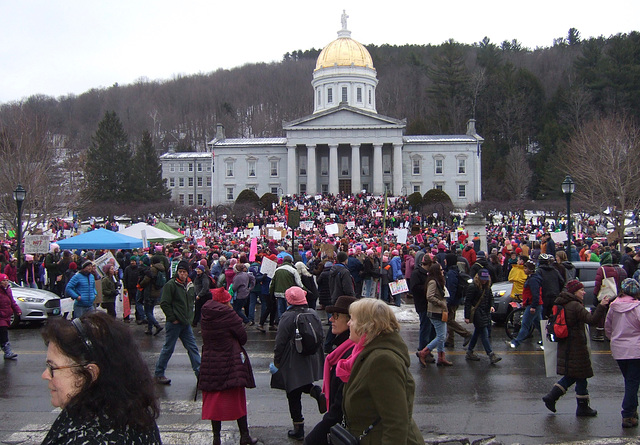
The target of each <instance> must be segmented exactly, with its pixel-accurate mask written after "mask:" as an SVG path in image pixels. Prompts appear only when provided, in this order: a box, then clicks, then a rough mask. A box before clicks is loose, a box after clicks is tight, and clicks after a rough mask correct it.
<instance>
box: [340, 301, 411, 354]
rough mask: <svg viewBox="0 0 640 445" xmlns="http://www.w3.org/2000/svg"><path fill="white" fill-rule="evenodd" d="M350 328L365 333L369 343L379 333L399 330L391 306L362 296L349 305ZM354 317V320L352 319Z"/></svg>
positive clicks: (359, 333) (361, 333)
mask: <svg viewBox="0 0 640 445" xmlns="http://www.w3.org/2000/svg"><path fill="white" fill-rule="evenodd" d="M349 315H350V316H351V328H350V329H351V330H353V331H354V332H355V333H356V334H358V335H366V336H367V339H366V343H369V342H370V341H371V340H373V339H374V338H375V337H377V336H378V335H380V334H390V333H392V332H398V331H399V330H400V324H399V323H398V320H397V319H396V316H395V314H394V313H393V311H392V310H391V308H390V307H389V306H388V305H387V304H386V303H384V302H382V301H380V300H376V299H372V298H362V299H360V300H358V301H355V302H353V303H352V304H351V305H350V306H349ZM354 319H355V320H354Z"/></svg>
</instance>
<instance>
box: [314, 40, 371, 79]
mask: <svg viewBox="0 0 640 445" xmlns="http://www.w3.org/2000/svg"><path fill="white" fill-rule="evenodd" d="M334 65H337V66H351V65H354V66H361V67H366V68H371V69H375V68H374V67H373V60H371V54H369V51H367V48H365V47H364V46H363V45H362V44H360V43H358V42H356V41H355V40H353V39H352V38H350V37H339V38H337V39H336V40H334V41H333V42H331V43H329V44H328V45H327V46H325V48H324V49H323V50H322V52H321V53H320V55H319V56H318V61H317V62H316V69H315V71H317V70H319V69H321V68H329V67H332V66H334Z"/></svg>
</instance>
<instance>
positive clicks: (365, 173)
mask: <svg viewBox="0 0 640 445" xmlns="http://www.w3.org/2000/svg"><path fill="white" fill-rule="evenodd" d="M360 162H361V167H362V176H369V175H370V173H369V156H363V157H362V159H361V160H360Z"/></svg>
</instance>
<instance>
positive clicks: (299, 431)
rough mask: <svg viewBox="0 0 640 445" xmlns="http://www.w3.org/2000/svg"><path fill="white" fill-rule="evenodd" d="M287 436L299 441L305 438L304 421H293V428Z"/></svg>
mask: <svg viewBox="0 0 640 445" xmlns="http://www.w3.org/2000/svg"><path fill="white" fill-rule="evenodd" d="M287 436H289V437H291V438H292V439H296V440H299V441H303V440H304V422H293V429H292V430H289V432H288V433H287Z"/></svg>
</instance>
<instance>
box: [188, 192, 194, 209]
mask: <svg viewBox="0 0 640 445" xmlns="http://www.w3.org/2000/svg"><path fill="white" fill-rule="evenodd" d="M188 205H190V206H192V205H193V193H189V203H188Z"/></svg>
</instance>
